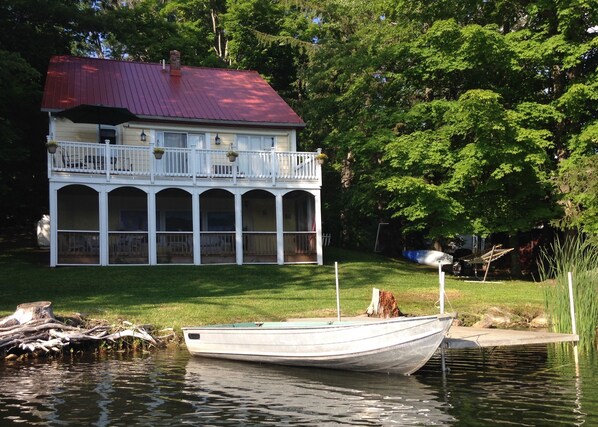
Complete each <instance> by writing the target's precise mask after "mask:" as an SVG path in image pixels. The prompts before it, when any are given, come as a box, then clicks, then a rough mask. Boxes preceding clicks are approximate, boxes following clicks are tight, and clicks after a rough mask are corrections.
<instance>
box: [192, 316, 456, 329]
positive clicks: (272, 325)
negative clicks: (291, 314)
mask: <svg viewBox="0 0 598 427" xmlns="http://www.w3.org/2000/svg"><path fill="white" fill-rule="evenodd" d="M447 318H451V319H454V318H455V315H454V314H451V313H449V314H433V315H428V316H413V317H409V316H402V317H393V318H389V319H372V318H364V320H348V321H345V320H341V321H340V322H339V321H338V320H314V321H303V322H302V321H292V322H284V321H282V322H246V323H225V324H219V325H204V326H184V327H182V328H181V330H183V331H184V332H189V331H197V330H202V329H203V330H208V331H265V330H269V331H280V330H287V329H288V330H301V329H342V328H350V327H356V326H358V327H363V326H379V325H385V324H392V323H402V322H410V321H419V320H424V319H427V320H444V319H447Z"/></svg>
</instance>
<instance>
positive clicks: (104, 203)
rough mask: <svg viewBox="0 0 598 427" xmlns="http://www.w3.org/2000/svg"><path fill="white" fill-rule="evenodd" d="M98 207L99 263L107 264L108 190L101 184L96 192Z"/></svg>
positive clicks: (108, 244) (108, 243) (108, 246)
mask: <svg viewBox="0 0 598 427" xmlns="http://www.w3.org/2000/svg"><path fill="white" fill-rule="evenodd" d="M98 197H99V200H98V209H99V210H100V212H99V221H100V224H99V226H100V236H99V237H100V265H108V262H109V259H110V258H109V248H110V238H109V233H108V192H107V191H106V188H105V187H103V186H102V189H101V190H100V191H99V192H98Z"/></svg>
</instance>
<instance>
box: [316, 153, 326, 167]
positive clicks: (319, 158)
mask: <svg viewBox="0 0 598 427" xmlns="http://www.w3.org/2000/svg"><path fill="white" fill-rule="evenodd" d="M326 160H328V156H327V155H326V154H324V153H319V154H317V155H316V162H318V164H320V165H323V164H324V163H325V162H326Z"/></svg>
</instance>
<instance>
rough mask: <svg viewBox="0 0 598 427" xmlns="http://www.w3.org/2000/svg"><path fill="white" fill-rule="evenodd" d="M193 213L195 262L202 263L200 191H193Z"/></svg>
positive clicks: (196, 263)
mask: <svg viewBox="0 0 598 427" xmlns="http://www.w3.org/2000/svg"><path fill="white" fill-rule="evenodd" d="M191 203H192V206H191V213H192V215H193V264H195V265H200V264H201V235H200V232H201V207H200V205H199V203H200V201H199V193H198V192H197V191H194V192H193V195H192V196H191Z"/></svg>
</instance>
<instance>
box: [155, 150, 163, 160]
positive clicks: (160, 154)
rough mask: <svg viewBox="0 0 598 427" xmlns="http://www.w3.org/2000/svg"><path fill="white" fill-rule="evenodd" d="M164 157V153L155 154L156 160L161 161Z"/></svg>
mask: <svg viewBox="0 0 598 427" xmlns="http://www.w3.org/2000/svg"><path fill="white" fill-rule="evenodd" d="M163 155H164V153H160V152H157V153H154V157H155V158H156V160H160V159H161V158H162V156H163Z"/></svg>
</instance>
